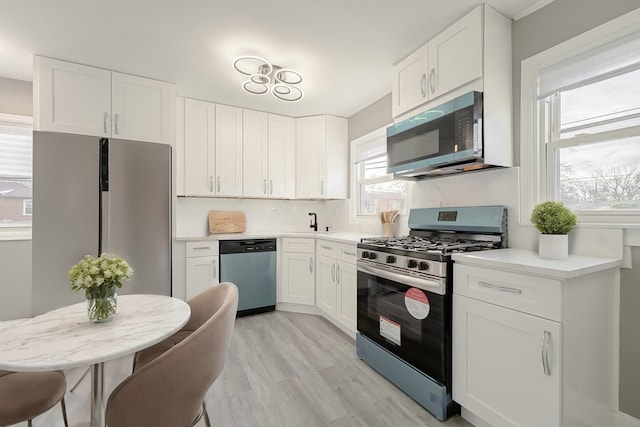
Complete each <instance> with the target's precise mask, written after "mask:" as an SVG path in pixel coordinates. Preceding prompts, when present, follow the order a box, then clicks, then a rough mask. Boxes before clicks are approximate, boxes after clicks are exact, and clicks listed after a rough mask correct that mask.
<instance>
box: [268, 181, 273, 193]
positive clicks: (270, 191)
mask: <svg viewBox="0 0 640 427" xmlns="http://www.w3.org/2000/svg"><path fill="white" fill-rule="evenodd" d="M269 194H270V195H273V180H272V179H270V180H269Z"/></svg>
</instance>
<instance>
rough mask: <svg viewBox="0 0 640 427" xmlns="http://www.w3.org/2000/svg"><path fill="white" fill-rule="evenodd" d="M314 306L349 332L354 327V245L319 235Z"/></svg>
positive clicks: (352, 330)
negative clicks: (325, 238)
mask: <svg viewBox="0 0 640 427" xmlns="http://www.w3.org/2000/svg"><path fill="white" fill-rule="evenodd" d="M316 252H317V263H316V264H317V268H316V306H317V307H318V308H319V309H320V310H321V311H322V313H324V314H325V317H327V318H328V319H329V320H331V321H333V322H334V323H336V324H337V325H338V326H339V327H341V328H342V329H343V330H345V331H346V332H348V333H350V334H351V335H354V334H355V331H356V310H357V309H356V300H357V296H356V292H357V281H356V264H355V262H356V247H355V245H350V244H345V243H336V242H332V241H328V240H322V239H318V241H317V243H316Z"/></svg>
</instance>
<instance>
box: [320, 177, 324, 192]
mask: <svg viewBox="0 0 640 427" xmlns="http://www.w3.org/2000/svg"><path fill="white" fill-rule="evenodd" d="M320 195H321V196H324V179H323V180H321V181H320Z"/></svg>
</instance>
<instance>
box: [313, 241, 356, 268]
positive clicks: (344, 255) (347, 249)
mask: <svg viewBox="0 0 640 427" xmlns="http://www.w3.org/2000/svg"><path fill="white" fill-rule="evenodd" d="M317 248H318V254H319V255H326V256H328V257H331V258H335V259H339V260H342V261H346V262H350V263H352V264H355V262H356V252H357V246H356V244H355V243H353V244H348V243H337V242H334V241H330V240H323V239H318V242H317Z"/></svg>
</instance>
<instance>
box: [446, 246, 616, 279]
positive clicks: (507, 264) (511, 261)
mask: <svg viewBox="0 0 640 427" xmlns="http://www.w3.org/2000/svg"><path fill="white" fill-rule="evenodd" d="M452 258H453V260H454V261H455V262H457V263H460V264H467V265H475V266H478V267H487V268H494V269H500V270H505V271H511V272H515V273H525V274H533V275H536V276H545V277H550V278H554V279H560V280H562V279H570V278H573V277H578V276H582V275H584V274H589V273H594V272H596V271H601V270H606V269H609V268H615V267H620V266H621V265H622V260H621V259H616V258H600V257H591V256H582V255H569V258H568V259H562V260H556V259H545V258H540V257H539V256H538V254H537V253H536V252H533V251H528V250H524V249H496V250H490V251H479V252H470V253H466V254H453V255H452Z"/></svg>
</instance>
